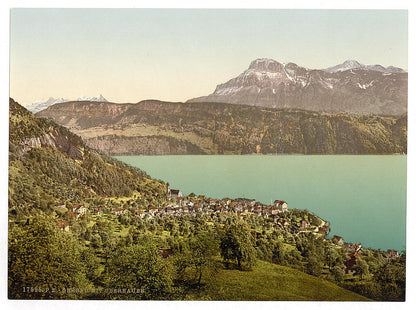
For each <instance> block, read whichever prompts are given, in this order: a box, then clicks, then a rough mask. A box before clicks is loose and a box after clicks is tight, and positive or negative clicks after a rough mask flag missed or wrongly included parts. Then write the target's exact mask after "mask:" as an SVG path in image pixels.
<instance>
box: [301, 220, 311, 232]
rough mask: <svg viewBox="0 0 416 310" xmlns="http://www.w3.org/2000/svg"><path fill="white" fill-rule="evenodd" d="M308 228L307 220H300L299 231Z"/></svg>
mask: <svg viewBox="0 0 416 310" xmlns="http://www.w3.org/2000/svg"><path fill="white" fill-rule="evenodd" d="M308 227H309V222H308V221H307V220H305V219H302V220H301V221H300V229H301V230H305V229H306V228H308Z"/></svg>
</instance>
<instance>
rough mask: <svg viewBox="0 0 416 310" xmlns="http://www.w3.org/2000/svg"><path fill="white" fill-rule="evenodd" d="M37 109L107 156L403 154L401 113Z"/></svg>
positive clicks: (151, 103) (169, 105)
mask: <svg viewBox="0 0 416 310" xmlns="http://www.w3.org/2000/svg"><path fill="white" fill-rule="evenodd" d="M37 115H39V116H41V117H45V118H51V119H52V120H54V121H55V122H57V123H59V124H61V125H63V126H66V127H67V128H69V129H71V130H72V131H74V132H75V133H77V134H78V135H80V136H81V137H82V138H83V139H84V140H85V141H86V143H87V144H88V145H89V146H91V147H93V148H95V149H99V150H101V151H103V152H104V153H106V154H111V155H140V154H146V155H152V154H156V155H166V154H394V153H400V154H401V153H407V115H402V116H379V115H362V114H361V115H360V114H346V113H342V114H329V113H322V112H310V111H300V110H296V111H295V110H276V109H271V108H261V107H252V106H243V105H235V104H225V103H206V102H203V103H173V102H161V101H156V100H147V101H142V102H139V103H137V104H115V103H92V102H66V103H60V104H56V105H54V106H51V107H49V108H48V109H46V110H43V111H41V112H39V113H38V114H37Z"/></svg>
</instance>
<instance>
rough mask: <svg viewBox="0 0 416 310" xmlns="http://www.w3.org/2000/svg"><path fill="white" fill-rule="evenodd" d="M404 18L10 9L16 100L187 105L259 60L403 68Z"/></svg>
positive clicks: (376, 13)
mask: <svg viewBox="0 0 416 310" xmlns="http://www.w3.org/2000/svg"><path fill="white" fill-rule="evenodd" d="M407 14H408V13H407V11H406V10H274V9H258V10H254V9H12V10H11V30H10V35H11V41H10V96H11V97H12V98H13V99H15V100H16V101H18V102H20V103H22V104H28V103H31V102H36V101H39V100H40V99H42V98H49V97H54V98H60V97H63V98H65V99H74V98H77V97H80V96H98V95H99V94H102V95H103V96H104V97H105V98H106V99H107V100H109V101H112V102H138V101H140V100H144V99H158V100H167V101H186V100H188V99H191V98H194V97H199V96H204V95H208V94H210V93H212V92H213V91H214V89H215V87H216V85H217V84H220V83H224V82H226V81H228V80H229V79H231V78H233V77H235V76H237V75H238V74H240V73H241V72H242V71H244V70H245V69H247V68H248V66H249V64H250V62H251V61H252V60H254V59H257V58H271V59H274V60H276V61H279V62H286V63H287V62H294V63H296V64H298V65H299V66H302V67H306V68H310V69H323V68H327V67H330V66H334V65H337V64H340V63H342V62H344V61H345V60H347V59H354V60H357V61H359V62H361V63H363V64H366V65H374V64H380V65H382V66H385V67H388V66H396V67H401V68H403V69H405V70H407V69H408V66H407V58H408V54H407V53H408V52H407V46H408V29H407V22H408V16H407Z"/></svg>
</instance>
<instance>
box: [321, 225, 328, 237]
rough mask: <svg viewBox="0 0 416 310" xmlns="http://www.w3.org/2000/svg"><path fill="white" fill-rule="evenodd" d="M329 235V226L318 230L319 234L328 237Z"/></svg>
mask: <svg viewBox="0 0 416 310" xmlns="http://www.w3.org/2000/svg"><path fill="white" fill-rule="evenodd" d="M328 233H329V228H328V227H327V226H320V227H319V228H318V234H321V235H323V236H326V235H327V234H328Z"/></svg>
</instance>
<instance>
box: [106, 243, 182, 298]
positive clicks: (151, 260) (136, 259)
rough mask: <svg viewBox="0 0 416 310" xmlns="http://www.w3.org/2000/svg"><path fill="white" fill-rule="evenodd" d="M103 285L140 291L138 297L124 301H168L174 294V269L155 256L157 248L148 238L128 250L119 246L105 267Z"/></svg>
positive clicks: (128, 296) (125, 296)
mask: <svg viewBox="0 0 416 310" xmlns="http://www.w3.org/2000/svg"><path fill="white" fill-rule="evenodd" d="M104 282H105V286H106V287H107V288H127V289H139V290H140V292H139V294H131V295H128V294H127V295H123V296H122V298H126V299H169V298H172V294H173V293H174V290H173V267H172V266H171V264H170V261H169V259H163V258H161V257H160V255H158V248H157V245H156V243H155V242H154V241H152V240H151V239H150V238H143V239H142V240H140V241H139V242H138V243H136V244H133V245H130V246H125V245H124V244H120V246H119V247H118V248H117V249H116V250H115V251H113V253H112V255H111V257H110V259H109V261H108V263H107V274H106V279H105V281H104ZM109 297H110V298H120V296H119V295H110V296H109Z"/></svg>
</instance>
